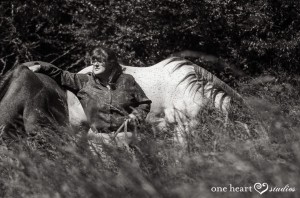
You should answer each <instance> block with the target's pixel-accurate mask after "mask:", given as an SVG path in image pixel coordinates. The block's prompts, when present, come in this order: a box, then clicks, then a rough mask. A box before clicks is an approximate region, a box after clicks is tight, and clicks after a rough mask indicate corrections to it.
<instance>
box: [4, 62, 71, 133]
mask: <svg viewBox="0 0 300 198" xmlns="http://www.w3.org/2000/svg"><path fill="white" fill-rule="evenodd" d="M0 96H1V97H0V126H1V127H2V131H3V132H4V134H5V135H6V137H10V138H16V137H18V136H24V135H26V134H27V135H28V134H30V133H36V132H38V131H39V130H41V129H43V128H45V127H49V128H52V129H54V128H55V129H58V128H60V126H66V125H68V109H67V98H66V93H65V91H64V90H62V89H61V88H60V87H59V86H58V85H57V83H56V82H55V81H54V80H53V79H51V78H50V77H48V76H46V75H43V74H34V73H33V72H32V71H30V70H29V69H28V68H27V67H25V66H18V67H16V68H14V69H12V70H10V71H9V72H7V73H6V74H5V75H3V76H2V77H1V79H0Z"/></svg>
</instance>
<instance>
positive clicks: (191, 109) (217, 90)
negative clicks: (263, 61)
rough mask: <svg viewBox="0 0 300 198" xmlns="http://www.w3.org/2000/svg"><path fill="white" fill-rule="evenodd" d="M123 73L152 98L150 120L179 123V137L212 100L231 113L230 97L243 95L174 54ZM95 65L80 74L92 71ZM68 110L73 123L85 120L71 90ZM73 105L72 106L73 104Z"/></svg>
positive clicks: (127, 67) (160, 122) (192, 124)
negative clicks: (152, 63) (149, 64)
mask: <svg viewBox="0 0 300 198" xmlns="http://www.w3.org/2000/svg"><path fill="white" fill-rule="evenodd" d="M122 67H123V69H124V73H126V74H131V75H132V76H133V77H134V78H135V80H136V82H137V83H138V84H139V85H140V86H141V88H142V89H143V91H144V92H145V94H146V95H147V96H148V98H149V99H150V100H152V104H151V111H150V113H149V114H148V116H147V121H149V122H151V123H156V124H157V126H159V127H160V128H164V127H167V126H168V125H170V124H171V125H172V124H173V125H176V126H177V127H176V128H177V130H176V131H177V132H179V133H177V135H176V137H177V138H179V139H178V140H179V141H180V142H181V141H182V140H183V139H182V136H183V134H184V133H183V132H186V131H187V130H189V129H190V128H193V127H194V126H195V125H196V124H197V115H198V114H199V112H200V110H201V109H203V107H205V106H206V105H208V103H209V102H211V103H212V104H214V106H215V107H216V108H218V109H219V110H220V111H222V112H224V113H225V114H227V113H228V110H229V106H230V100H231V98H235V99H237V100H238V101H242V102H243V99H242V97H241V96H240V95H239V94H238V93H237V92H236V91H235V90H233V89H232V88H231V87H229V86H228V85H227V84H225V83H224V82H223V81H221V80H220V79H219V78H217V77H215V76H214V75H213V74H211V73H210V72H208V71H207V70H205V69H204V68H201V67H200V66H198V65H195V64H193V63H191V62H190V61H187V60H185V59H182V58H177V57H172V58H168V59H166V60H163V61H161V62H159V63H157V64H155V65H153V66H150V67H131V66H124V65H122ZM91 71H92V66H89V67H86V68H84V69H83V70H81V71H80V72H79V73H89V72H91ZM68 97H69V98H70V104H69V111H70V115H73V116H71V119H73V122H81V121H82V120H83V119H86V118H85V116H81V115H84V113H83V109H82V107H81V105H80V102H79V101H78V99H77V98H76V96H75V95H74V94H72V93H71V92H68ZM70 105H71V106H70Z"/></svg>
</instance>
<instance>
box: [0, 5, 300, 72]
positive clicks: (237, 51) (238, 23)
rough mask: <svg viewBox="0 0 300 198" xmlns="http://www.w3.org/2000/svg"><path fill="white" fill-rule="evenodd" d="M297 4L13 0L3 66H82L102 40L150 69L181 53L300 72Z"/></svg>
mask: <svg viewBox="0 0 300 198" xmlns="http://www.w3.org/2000/svg"><path fill="white" fill-rule="evenodd" d="M299 12H300V3H298V2H296V1H292V0H285V1H278V0H272V1H271V0H251V1H246V0H240V1H235V0H228V1H212V0H206V1H198V0H188V1H187V0H165V1H160V0H149V1H146V0H137V1H135V0H128V1H127V0H110V1H108V0H107V1H104V0H93V1H92V0H76V1H75V0H51V1H50V0H30V1H29V0H12V1H2V2H1V4H0V15H1V18H0V24H1V26H0V35H1V41H0V42H1V51H0V60H1V66H7V68H9V67H11V65H12V64H15V63H16V61H17V62H23V61H28V60H43V61H48V62H53V63H54V64H56V65H58V66H61V67H63V68H70V67H74V68H77V67H82V66H84V65H85V64H84V61H83V58H84V56H85V53H86V51H88V49H89V48H90V47H91V46H95V45H97V44H105V45H107V46H108V47H111V48H112V49H114V50H115V51H116V52H117V53H118V55H119V58H120V59H121V60H123V61H124V62H125V63H128V64H135V65H137V66H147V65H151V64H154V63H157V62H158V61H160V60H162V59H164V58H166V57H167V56H169V55H170V54H172V53H174V52H179V51H182V50H187V49H188V50H194V51H201V52H204V53H207V54H212V55H215V56H216V57H218V58H220V59H222V60H224V61H225V62H227V63H229V64H230V65H235V66H236V67H237V68H239V69H242V70H245V71H247V72H249V73H251V74H253V73H255V72H262V70H265V69H270V70H277V71H278V70H285V71H289V72H296V71H299V67H298V65H299V61H300V58H299V55H298V54H299V46H300V45H299V42H300V33H299V27H300V13H299Z"/></svg>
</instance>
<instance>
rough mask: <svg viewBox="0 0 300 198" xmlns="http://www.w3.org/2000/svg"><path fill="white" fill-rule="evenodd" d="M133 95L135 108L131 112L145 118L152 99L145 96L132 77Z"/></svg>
mask: <svg viewBox="0 0 300 198" xmlns="http://www.w3.org/2000/svg"><path fill="white" fill-rule="evenodd" d="M133 87H134V96H135V100H136V102H137V106H136V108H135V109H134V110H133V111H132V113H133V114H135V115H137V116H138V117H140V118H141V119H142V120H145V119H146V117H147V115H148V113H149V112H150V108H151V103H152V101H151V100H150V99H149V98H148V97H147V96H146V94H145V93H144V91H143V90H142V88H141V87H140V86H139V85H138V84H137V82H136V81H135V80H134V78H133Z"/></svg>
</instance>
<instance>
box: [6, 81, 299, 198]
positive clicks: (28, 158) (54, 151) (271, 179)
mask: <svg viewBox="0 0 300 198" xmlns="http://www.w3.org/2000/svg"><path fill="white" fill-rule="evenodd" d="M284 79H287V78H285V76H284V77H283V78H281V79H280V78H273V77H271V78H270V76H264V77H259V78H255V79H248V80H247V81H245V82H244V83H242V84H241V85H240V87H241V88H240V91H241V92H242V94H244V95H245V96H247V98H248V102H249V104H251V106H252V110H253V111H254V114H253V113H251V112H249V111H248V110H246V109H243V108H242V107H239V106H238V105H236V104H233V106H232V112H231V115H230V122H229V123H227V124H226V123H224V119H223V117H222V115H221V114H220V113H219V112H217V111H215V110H213V109H212V108H210V107H207V108H205V109H204V110H203V111H202V112H201V113H200V115H199V126H198V128H197V129H196V130H195V131H194V132H193V133H192V134H188V139H187V141H188V146H186V147H182V146H180V145H178V144H176V143H174V142H172V141H171V139H172V138H171V137H170V136H171V135H170V134H172V131H169V132H161V133H158V134H157V133H154V132H153V131H152V129H151V126H148V125H146V124H145V125H144V126H142V127H140V129H139V133H140V134H141V140H139V141H137V142H136V143H135V144H134V145H135V146H134V147H133V148H132V151H130V152H129V151H127V150H126V149H123V148H115V147H110V146H105V145H103V148H102V151H101V152H100V151H98V152H91V151H90V149H89V148H90V145H89V144H88V142H87V141H86V139H85V137H84V136H82V137H81V138H79V139H78V137H77V136H76V135H75V133H73V132H72V131H64V134H65V137H61V136H57V135H54V134H55V133H54V132H51V131H48V130H47V129H43V130H41V131H40V132H39V137H37V138H35V139H29V138H24V139H22V140H19V141H18V143H17V144H15V145H14V146H10V147H7V146H6V145H2V146H1V151H0V159H1V160H0V197H5V198H8V197H14V198H17V197H37V198H40V197H41V198H43V197H45V198H48V197H56V198H60V197H172V198H174V197H260V196H264V197H300V193H299V189H300V179H299V176H300V170H299V169H300V168H299V167H300V153H299V151H300V142H299V134H300V131H299V126H300V117H299V115H300V104H299V90H300V89H299V88H300V86H299V82H298V81H297V78H296V77H295V78H290V79H287V80H284ZM257 182H259V183H263V182H266V183H268V185H269V186H272V187H275V186H276V187H284V186H286V185H287V184H288V185H289V186H290V187H295V188H296V192H293V193H292V192H276V193H275V192H266V193H264V194H263V195H260V194H258V193H257V192H256V191H255V190H254V189H253V185H254V184H255V183H257ZM229 185H231V186H234V187H249V186H252V192H239V193H238V192H228V190H229ZM213 187H227V192H212V189H213Z"/></svg>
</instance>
